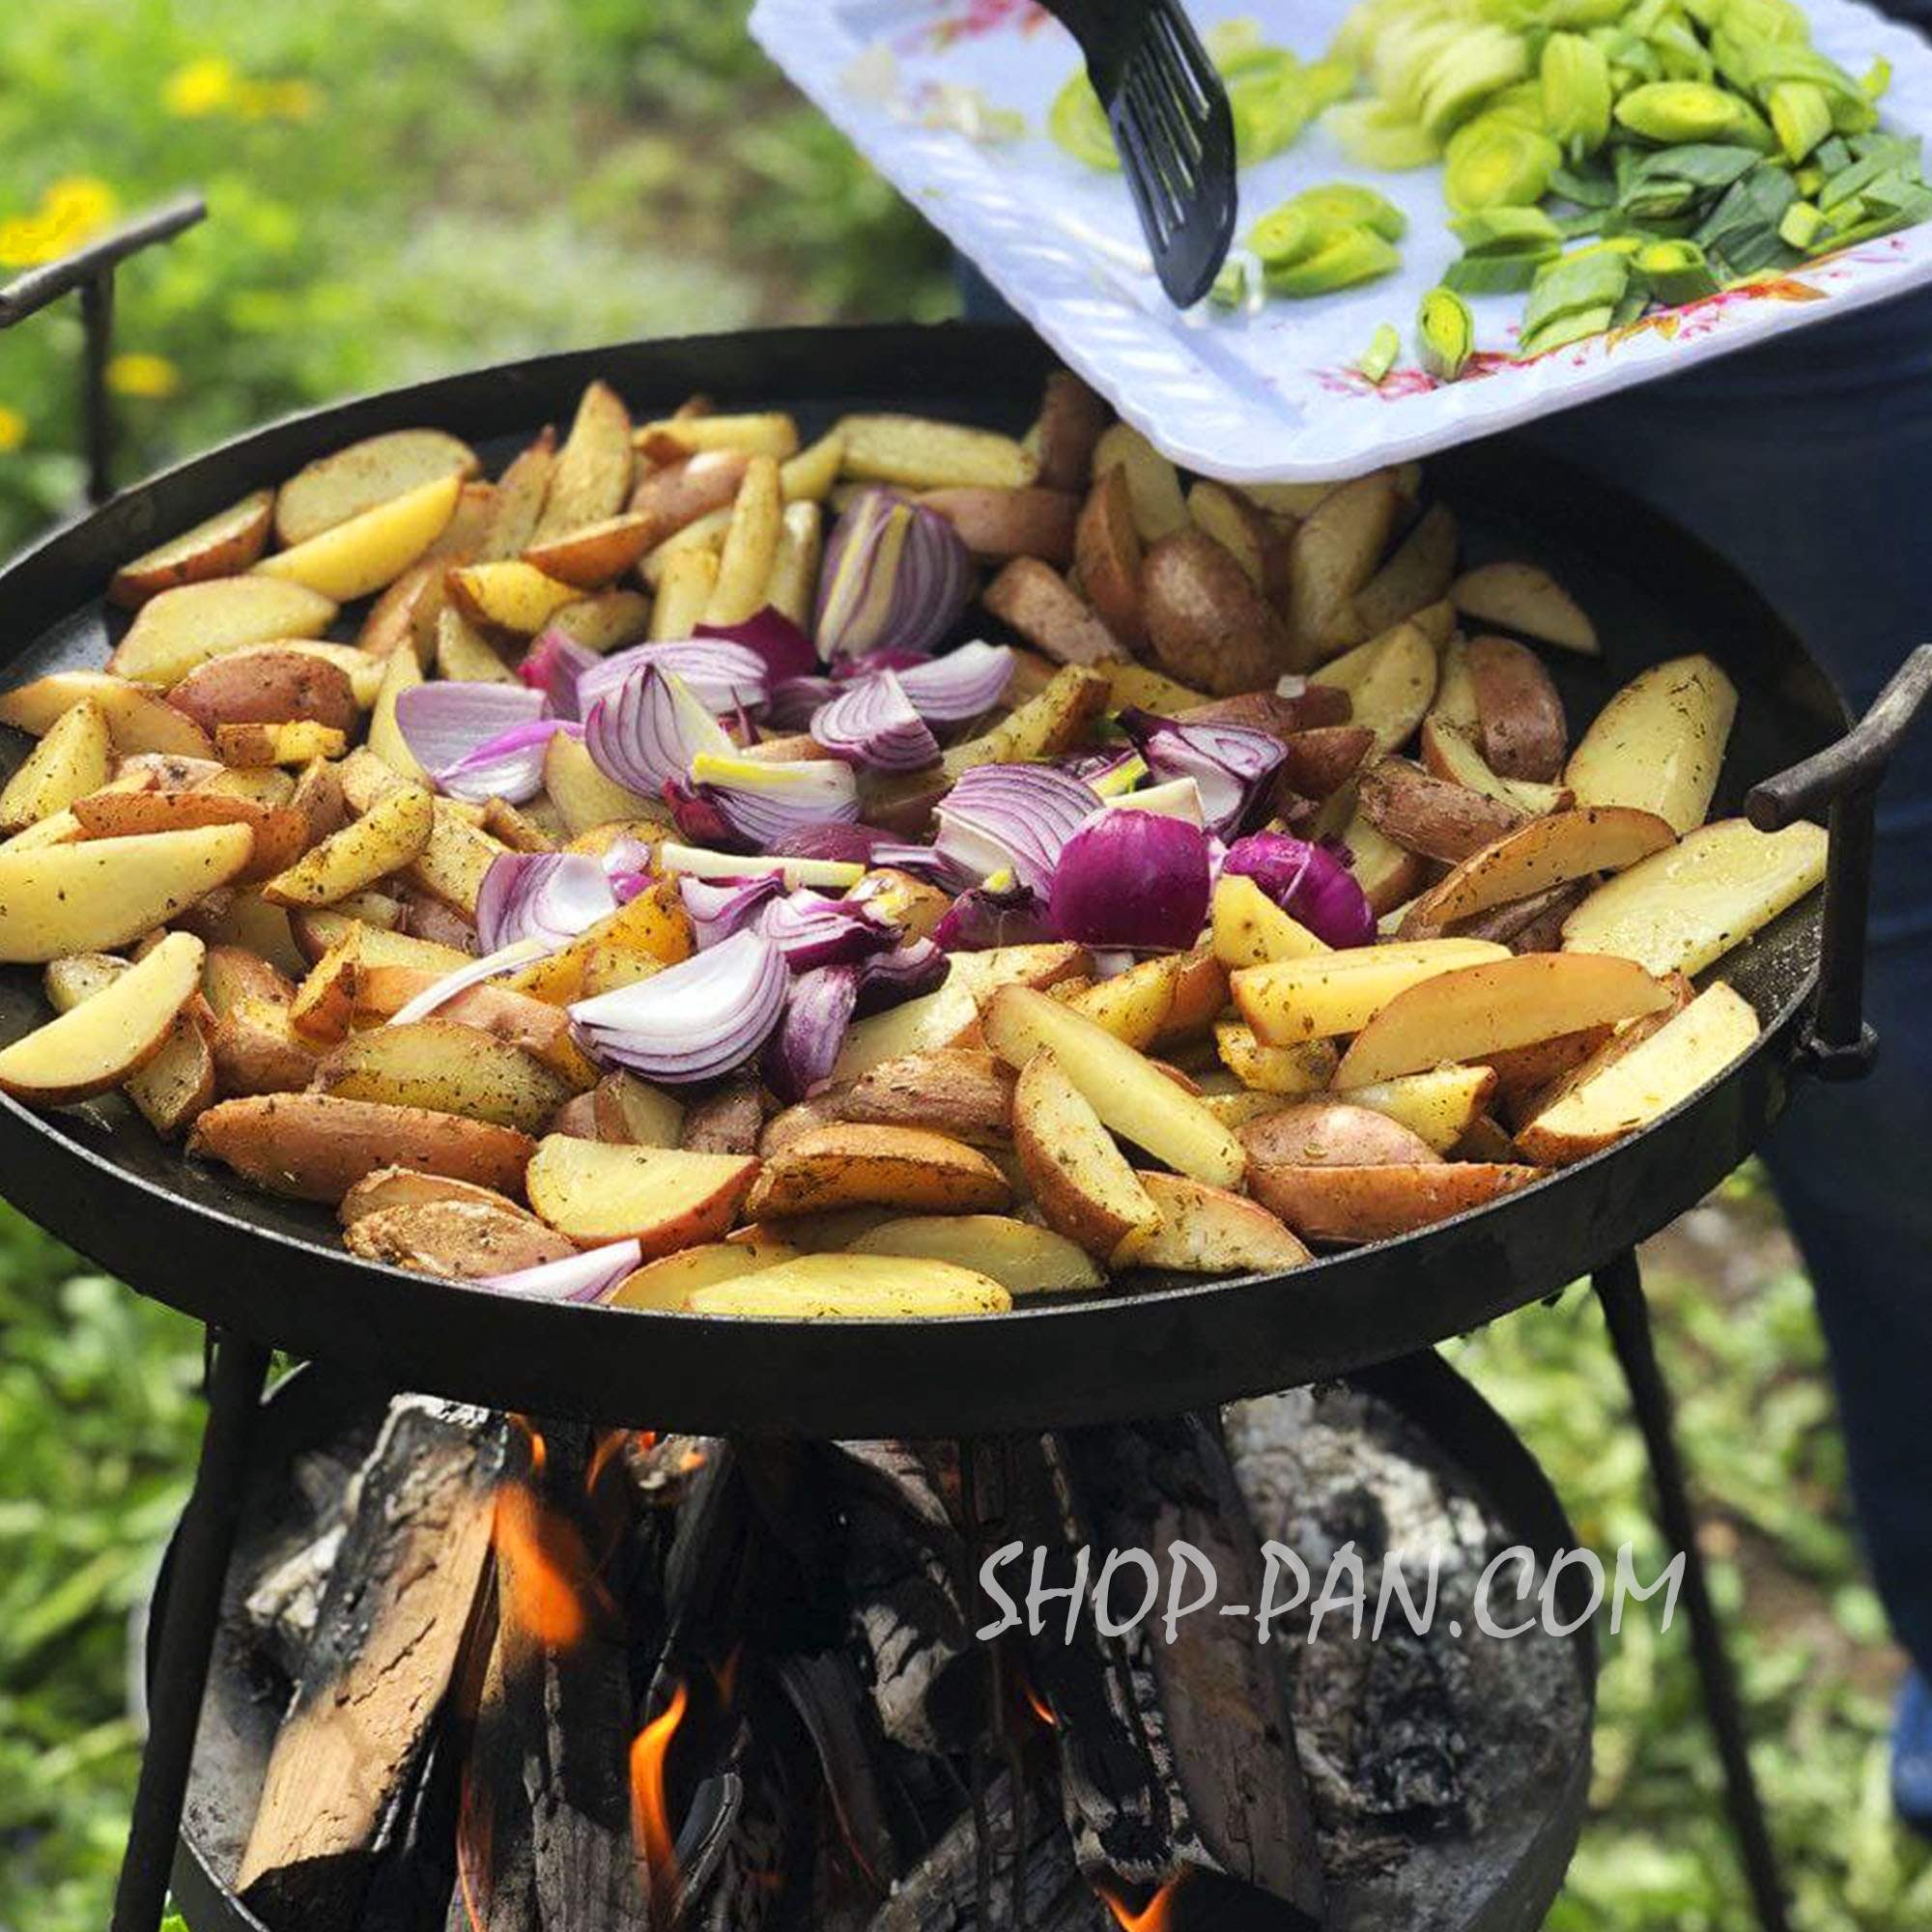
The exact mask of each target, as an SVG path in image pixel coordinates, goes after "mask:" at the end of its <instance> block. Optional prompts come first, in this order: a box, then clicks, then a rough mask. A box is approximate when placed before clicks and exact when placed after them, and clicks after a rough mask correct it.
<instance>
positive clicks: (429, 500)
mask: <svg viewBox="0 0 1932 1932" xmlns="http://www.w3.org/2000/svg"><path fill="white" fill-rule="evenodd" d="M462 495H463V482H462V478H461V477H460V476H458V475H456V474H455V473H453V472H452V473H451V474H449V475H446V476H440V477H436V478H434V479H433V480H431V481H430V482H427V483H419V484H417V485H416V487H415V488H414V489H412V490H408V491H405V492H404V494H403V495H402V496H400V497H393V498H392V499H391V500H390V501H388V502H385V503H379V504H377V505H376V506H375V508H373V509H369V510H364V511H362V512H361V513H360V514H359V515H357V516H354V517H351V518H349V520H348V521H347V522H346V523H341V524H337V525H336V526H334V527H333V528H331V529H327V530H324V531H323V532H322V533H321V534H320V535H319V536H313V537H310V538H308V540H307V541H306V542H304V543H298V544H297V545H296V546H295V547H294V548H293V549H290V550H284V551H277V552H276V553H275V554H273V555H272V556H265V557H264V558H263V559H262V560H261V561H260V562H259V563H258V564H256V565H255V572H254V574H255V575H256V576H259V577H270V578H277V579H280V580H282V581H284V582H290V583H301V584H305V585H307V587H308V588H309V589H311V590H316V591H320V592H321V593H322V595H323V596H325V597H332V598H333V599H334V600H335V601H336V603H338V604H346V603H348V602H349V601H350V599H352V598H355V597H367V596H369V595H370V594H371V592H373V591H377V590H381V589H382V588H383V587H384V585H385V584H388V583H392V582H395V580H396V579H397V578H399V577H400V576H401V575H402V574H403V572H404V571H406V570H407V569H408V568H409V567H410V565H411V564H412V563H414V562H415V560H416V559H417V558H418V557H419V556H421V555H422V554H423V553H424V552H425V551H426V550H428V549H429V547H430V545H431V544H433V543H435V541H436V540H437V538H438V537H440V535H441V534H442V532H443V530H444V528H445V527H446V526H448V523H449V520H450V518H451V517H453V516H454V515H455V514H456V505H457V503H458V501H459V500H460V499H461V497H462ZM284 500H286V495H285V497H284Z"/></svg>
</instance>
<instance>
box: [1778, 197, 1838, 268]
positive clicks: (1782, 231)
mask: <svg viewBox="0 0 1932 1932" xmlns="http://www.w3.org/2000/svg"><path fill="white" fill-rule="evenodd" d="M1830 226H1831V223H1830V222H1829V221H1828V220H1827V219H1826V218H1825V215H1824V214H1823V213H1822V212H1821V211H1820V210H1818V209H1816V208H1814V207H1813V206H1812V205H1811V203H1810V202H1808V201H1794V202H1793V203H1792V204H1791V206H1790V207H1789V208H1787V209H1786V210H1785V211H1784V213H1783V215H1782V216H1781V217H1780V219H1779V221H1778V224H1777V235H1778V240H1779V241H1783V242H1784V243H1785V245H1786V246H1787V247H1791V248H1796V249H1797V250H1798V252H1799V253H1800V254H1801V255H1802V254H1804V251H1805V250H1806V249H1807V248H1809V247H1810V245H1811V244H1812V242H1814V241H1817V239H1818V237H1819V236H1820V235H1821V234H1822V233H1823V232H1824V231H1825V230H1826V229H1827V228H1829V227H1830Z"/></svg>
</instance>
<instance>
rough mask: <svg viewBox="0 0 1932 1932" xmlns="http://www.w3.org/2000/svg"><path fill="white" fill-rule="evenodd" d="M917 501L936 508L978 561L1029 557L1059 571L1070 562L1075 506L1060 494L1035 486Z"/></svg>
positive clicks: (939, 493) (927, 495) (933, 495)
mask: <svg viewBox="0 0 1932 1932" xmlns="http://www.w3.org/2000/svg"><path fill="white" fill-rule="evenodd" d="M919 500H920V501H921V502H922V503H923V504H924V505H925V506H926V508H927V509H929V510H937V511H938V512H939V514H940V515H941V516H942V517H944V518H945V519H946V521H947V522H948V523H949V524H951V525H952V527H953V528H954V529H955V530H957V531H958V532H959V540H960V541H961V542H962V543H963V544H964V545H965V546H966V548H967V549H968V550H970V551H971V552H972V553H973V554H974V555H975V556H977V557H982V558H986V559H988V560H991V561H995V562H998V561H1004V560H1005V559H1006V558H1008V557H1012V556H1033V557H1037V558H1039V560H1040V561H1041V562H1042V563H1048V564H1054V565H1058V566H1060V567H1061V568H1065V566H1066V565H1067V564H1069V563H1071V562H1072V561H1073V524H1074V519H1075V518H1076V517H1077V516H1078V515H1079V513H1080V504H1079V499H1078V498H1077V497H1071V496H1069V495H1068V494H1067V493H1066V492H1065V490H1043V489H1040V488H1038V487H1037V485H1036V486H1030V487H1028V488H1025V489H1019V490H989V489H984V488H961V489H951V490H928V491H926V492H924V493H923V495H922V496H921V497H920V498H919Z"/></svg>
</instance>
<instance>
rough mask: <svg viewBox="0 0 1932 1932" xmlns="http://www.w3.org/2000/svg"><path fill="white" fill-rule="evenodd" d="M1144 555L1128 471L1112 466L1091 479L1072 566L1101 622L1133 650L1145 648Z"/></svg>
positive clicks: (1078, 524) (1075, 534)
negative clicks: (1092, 481)
mask: <svg viewBox="0 0 1932 1932" xmlns="http://www.w3.org/2000/svg"><path fill="white" fill-rule="evenodd" d="M1209 534H1210V535H1211V534H1212V532H1211V531H1210V532H1209ZM1144 555H1145V546H1144V545H1143V544H1142V542H1141V533H1140V530H1139V527H1138V526H1136V524H1135V522H1134V505H1133V497H1132V495H1131V493H1130V492H1129V490H1128V488H1127V472H1126V469H1125V468H1124V467H1123V466H1122V465H1121V464H1118V463H1117V464H1115V465H1114V466H1113V468H1112V469H1108V470H1107V471H1106V472H1105V474H1104V475H1101V476H1097V477H1095V478H1094V487H1093V489H1092V490H1090V491H1089V492H1088V493H1087V500H1086V502H1085V503H1083V504H1082V505H1081V508H1080V514H1079V517H1078V518H1077V520H1076V521H1075V524H1074V529H1073V561H1074V567H1075V568H1076V569H1077V570H1078V572H1079V574H1080V587H1081V589H1082V590H1083V591H1084V592H1085V593H1086V595H1087V596H1088V597H1089V598H1091V599H1092V600H1093V604H1094V609H1095V610H1096V611H1098V612H1099V613H1100V617H1101V621H1102V622H1103V623H1104V624H1105V625H1106V627H1107V629H1108V631H1110V632H1111V633H1112V634H1113V636H1114V637H1116V638H1117V639H1120V641H1121V642H1122V644H1124V645H1126V646H1127V648H1128V649H1129V650H1135V651H1137V650H1140V649H1142V648H1144V646H1145V645H1146V643H1147V610H1146V606H1145V604H1144V603H1143V600H1142V596H1141V561H1142V558H1143V556H1144Z"/></svg>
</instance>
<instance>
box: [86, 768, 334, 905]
mask: <svg viewBox="0 0 1932 1932" xmlns="http://www.w3.org/2000/svg"><path fill="white" fill-rule="evenodd" d="M74 816H75V818H77V819H78V820H79V821H80V827H81V831H82V833H83V834H84V836H85V837H87V838H139V837H141V836H143V835H145V834H151V833H159V832H187V831H192V830H195V829H197V828H199V827H202V826H207V825H245V826H246V827H247V828H248V831H249V834H250V836H251V837H252V838H253V839H254V846H253V849H252V850H251V852H250V853H249V858H248V864H247V866H246V867H244V868H243V869H242V870H241V872H239V873H238V874H237V875H236V876H237V878H238V880H239V881H240V882H241V883H242V884H244V885H247V884H253V883H254V882H255V881H257V880H260V879H264V878H267V877H268V876H269V875H270V874H271V873H274V872H279V871H281V870H282V868H283V867H286V866H291V865H293V864H294V863H295V862H296V860H297V859H298V857H299V856H300V854H301V851H302V847H303V846H304V845H305V844H306V843H307V841H308V821H307V820H306V819H305V818H303V817H302V815H301V814H300V813H299V812H298V811H296V810H294V809H293V808H291V807H289V806H269V805H261V804H258V803H256V801H255V800H253V799H250V798H244V797H240V796H235V795H232V794H229V793H225V792H219V791H137V792H112V791H107V792H98V793H96V794H95V795H94V796H93V797H92V798H83V799H77V800H76V801H75V802H74Z"/></svg>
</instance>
